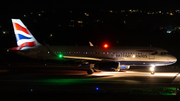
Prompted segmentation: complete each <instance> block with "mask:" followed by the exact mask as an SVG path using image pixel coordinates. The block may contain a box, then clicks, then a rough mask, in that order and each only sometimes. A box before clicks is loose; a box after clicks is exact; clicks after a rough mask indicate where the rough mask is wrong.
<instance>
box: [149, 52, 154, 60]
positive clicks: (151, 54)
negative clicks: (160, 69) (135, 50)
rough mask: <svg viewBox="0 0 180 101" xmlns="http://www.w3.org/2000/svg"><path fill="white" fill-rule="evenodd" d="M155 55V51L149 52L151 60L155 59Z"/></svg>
mask: <svg viewBox="0 0 180 101" xmlns="http://www.w3.org/2000/svg"><path fill="white" fill-rule="evenodd" d="M155 54H156V51H155V50H149V59H155Z"/></svg>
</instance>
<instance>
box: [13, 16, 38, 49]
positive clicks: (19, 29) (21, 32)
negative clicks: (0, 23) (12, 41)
mask: <svg viewBox="0 0 180 101" xmlns="http://www.w3.org/2000/svg"><path fill="white" fill-rule="evenodd" d="M12 24H13V28H14V33H15V36H16V42H17V45H18V47H14V48H12V49H14V50H24V49H29V48H33V47H36V46H38V45H40V44H39V42H38V41H37V40H36V39H35V38H34V36H33V35H32V34H31V32H30V31H29V30H28V29H27V28H26V26H25V25H24V24H23V23H22V21H21V20H20V19H12Z"/></svg>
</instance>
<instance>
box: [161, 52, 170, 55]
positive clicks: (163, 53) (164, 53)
mask: <svg viewBox="0 0 180 101" xmlns="http://www.w3.org/2000/svg"><path fill="white" fill-rule="evenodd" d="M167 54H169V52H161V55H167Z"/></svg>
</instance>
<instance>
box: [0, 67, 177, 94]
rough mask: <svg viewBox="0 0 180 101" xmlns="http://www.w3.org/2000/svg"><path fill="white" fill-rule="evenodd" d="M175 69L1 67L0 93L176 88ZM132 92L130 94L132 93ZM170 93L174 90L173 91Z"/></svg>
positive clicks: (122, 91)
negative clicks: (94, 70)
mask: <svg viewBox="0 0 180 101" xmlns="http://www.w3.org/2000/svg"><path fill="white" fill-rule="evenodd" d="M179 77H180V76H179V72H178V71H171V72H168V71H165V72H162V71H161V72H156V73H155V74H154V75H151V74H150V72H149V71H145V70H141V69H132V70H127V71H124V72H113V71H111V72H109V71H108V72H107V71H106V72H105V71H101V72H95V73H94V74H92V75H88V74H87V73H86V71H84V70H80V69H77V70H76V69H74V67H73V69H71V68H48V67H46V68H45V69H44V68H35V67H33V68H28V69H27V68H24V67H22V68H19V67H18V69H15V67H12V68H3V69H1V70H0V89H1V91H0V93H2V92H9V91H11V92H16V91H19V92H26V91H31V90H32V89H33V91H38V92H42V91H43V92H44V91H45V92H54V91H55V92H67V91H68V92H69V91H70V92H84V93H87V92H92V91H95V89H96V87H99V88H98V89H99V91H102V92H105V91H111V92H117V91H118V92H120V93H124V92H125V93H128V94H129V91H133V90H134V92H137V91H140V92H142V91H143V92H144V91H146V92H147V93H148V92H149V91H150V90H151V91H150V93H151V94H154V92H153V89H154V91H157V89H158V90H159V89H160V92H161V93H156V94H160V95H162V94H164V92H163V93H162V91H164V88H162V87H175V88H173V91H171V92H174V89H176V88H177V87H178V88H179V87H180V86H179V83H180V78H179ZM133 94H134V93H133ZM173 94H174V93H173Z"/></svg>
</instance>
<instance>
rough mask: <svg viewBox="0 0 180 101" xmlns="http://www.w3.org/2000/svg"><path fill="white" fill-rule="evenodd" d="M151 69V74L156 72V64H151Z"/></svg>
mask: <svg viewBox="0 0 180 101" xmlns="http://www.w3.org/2000/svg"><path fill="white" fill-rule="evenodd" d="M149 70H150V72H151V74H152V75H154V73H155V66H154V65H153V66H151V67H150V68H149Z"/></svg>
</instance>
